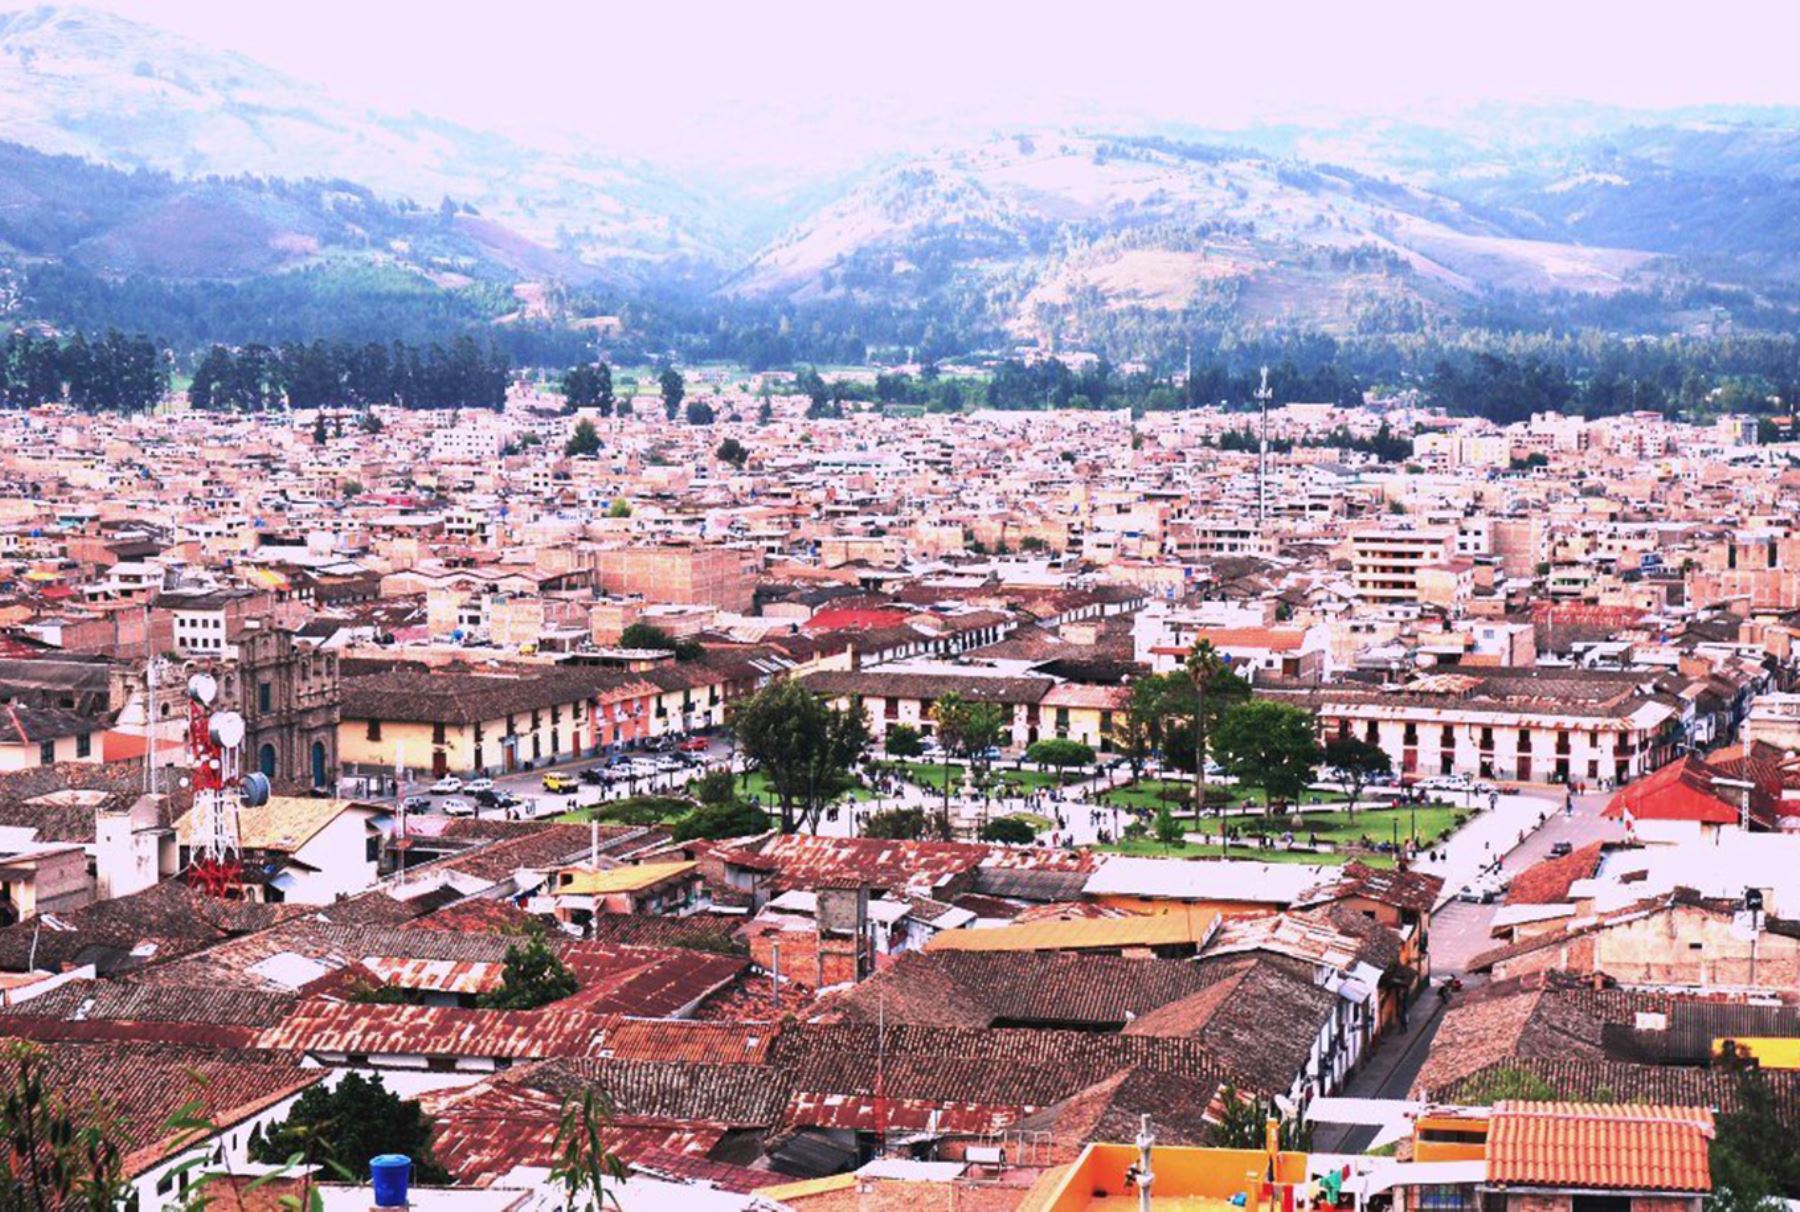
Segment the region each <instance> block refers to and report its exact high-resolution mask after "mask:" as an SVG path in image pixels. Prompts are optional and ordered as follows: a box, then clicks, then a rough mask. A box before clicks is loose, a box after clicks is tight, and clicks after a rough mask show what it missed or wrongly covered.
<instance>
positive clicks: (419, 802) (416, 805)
mask: <svg viewBox="0 0 1800 1212" xmlns="http://www.w3.org/2000/svg"><path fill="white" fill-rule="evenodd" d="M400 811H402V812H430V811H431V797H430V796H428V795H409V796H407V797H406V798H405V799H403V800H401V801H400Z"/></svg>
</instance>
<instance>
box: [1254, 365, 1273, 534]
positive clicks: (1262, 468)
mask: <svg viewBox="0 0 1800 1212" xmlns="http://www.w3.org/2000/svg"><path fill="white" fill-rule="evenodd" d="M1274 396H1275V393H1274V392H1272V391H1270V390H1269V368H1268V367H1267V366H1265V367H1263V368H1262V386H1261V387H1258V388H1257V389H1256V402H1257V403H1258V404H1259V405H1261V406H1262V437H1261V439H1260V441H1258V443H1257V447H1256V528H1257V529H1258V530H1261V529H1263V528H1264V527H1265V526H1267V525H1268V524H1269V401H1270V400H1271V399H1273V398H1274Z"/></svg>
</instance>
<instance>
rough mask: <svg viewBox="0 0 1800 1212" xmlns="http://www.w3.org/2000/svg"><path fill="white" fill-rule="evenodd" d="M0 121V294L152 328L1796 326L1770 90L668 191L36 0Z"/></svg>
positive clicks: (1793, 167)
mask: <svg viewBox="0 0 1800 1212" xmlns="http://www.w3.org/2000/svg"><path fill="white" fill-rule="evenodd" d="M815 133H816V132H815ZM0 135H4V137H5V138H7V139H9V140H11V141H12V142H10V143H8V144H4V145H0V308H10V309H11V311H12V313H13V314H14V315H25V316H31V315H36V316H39V317H46V316H47V317H49V318H51V319H53V320H54V321H55V322H58V323H65V324H85V325H88V326H92V325H94V324H105V323H109V322H112V321H114V320H121V318H123V319H122V320H121V322H129V323H130V324H132V325H140V324H142V325H148V326H154V327H160V325H161V321H160V320H159V317H160V316H162V315H174V316H176V317H180V318H181V319H182V323H181V324H179V325H175V324H171V326H170V328H169V329H168V330H167V335H168V336H169V337H170V338H171V339H172V340H177V341H182V340H197V339H206V340H211V339H234V338H235V337H238V336H243V335H246V334H251V333H260V332H263V331H265V330H268V331H274V330H276V329H279V331H281V332H283V333H284V334H293V333H295V332H296V330H297V329H300V327H301V326H302V325H323V326H324V327H326V328H327V329H328V330H329V331H330V332H331V333H333V334H336V335H344V336H350V335H355V334H356V333H359V332H361V331H362V330H363V329H370V330H380V329H382V328H383V327H384V326H388V325H394V324H402V323H403V324H404V326H406V327H407V331H409V332H410V333H411V334H412V335H413V337H414V339H424V338H426V337H427V336H428V335H429V333H430V332H431V331H433V330H434V327H435V326H441V325H443V324H451V325H453V326H455V327H457V328H459V329H460V328H462V327H466V326H468V325H470V324H474V323H481V324H487V323H493V322H509V323H510V322H512V321H519V320H528V321H532V322H533V323H532V324H526V325H520V326H519V327H521V328H532V327H559V326H560V327H562V328H565V329H567V328H568V326H567V324H566V323H565V321H567V320H570V319H573V318H585V319H589V320H592V319H593V318H594V317H596V316H597V315H611V314H612V313H613V312H615V311H618V310H619V309H621V307H622V306H623V305H624V304H625V303H628V302H631V303H641V304H643V306H642V307H640V308H638V309H636V312H635V315H636V318H637V319H638V321H639V323H640V327H639V329H638V331H636V332H635V333H633V334H632V335H633V336H634V337H635V338H636V339H638V342H639V343H638V344H637V345H636V346H635V347H634V352H635V353H638V354H641V355H645V356H650V357H655V356H660V355H661V354H662V353H664V352H666V351H668V350H670V349H672V348H677V347H685V348H688V349H693V348H696V347H697V346H699V347H702V348H706V349H708V350H711V351H713V352H712V356H725V355H724V354H723V353H721V352H719V350H720V346H719V344H718V343H717V342H716V341H714V339H713V338H714V336H716V335H717V334H719V333H720V332H722V331H726V330H729V331H730V332H733V333H745V334H749V337H748V338H747V339H749V340H750V341H751V343H752V344H755V345H756V346H757V347H758V348H773V347H776V346H780V345H782V344H783V343H784V342H786V337H785V336H784V334H785V333H786V332H787V331H788V329H789V328H790V327H794V326H795V325H794V324H792V323H791V322H794V321H796V320H800V318H801V313H802V312H804V313H805V316H804V319H803V321H801V324H802V325H803V326H804V327H806V328H808V329H816V330H817V331H818V332H819V333H820V334H821V341H820V343H819V346H823V347H827V348H849V349H852V350H854V349H856V348H860V347H861V346H862V344H863V342H864V341H865V339H866V340H868V341H872V342H877V343H885V344H887V345H889V346H894V347H918V346H921V345H928V344H929V345H932V346H933V347H934V348H939V349H945V350H958V349H967V348H970V347H971V346H977V347H992V346H996V345H1012V344H1017V343H1042V344H1046V345H1054V346H1057V347H1059V348H1066V347H1070V346H1103V347H1105V348H1106V349H1107V350H1108V351H1109V352H1111V353H1112V354H1114V355H1115V356H1132V357H1137V356H1142V355H1143V354H1144V353H1145V351H1151V350H1157V351H1167V350H1168V349H1170V348H1172V347H1175V346H1177V345H1179V344H1180V342H1181V340H1182V338H1183V337H1184V335H1186V334H1189V333H1191V332H1193V331H1194V330H1196V329H1201V330H1209V329H1210V330H1213V331H1218V332H1230V333H1233V334H1236V335H1243V336H1248V337H1252V338H1254V337H1258V336H1262V335H1267V334H1280V335H1286V334H1294V333H1315V332H1322V333H1328V334H1331V335H1334V336H1353V337H1354V336H1368V337H1373V338H1382V337H1386V336H1394V335H1406V336H1411V335H1415V334H1420V333H1441V332H1449V331H1455V330H1456V329H1458V328H1459V327H1467V326H1481V327H1487V328H1491V329H1494V330H1496V331H1502V332H1506V331H1515V330H1534V331H1544V330H1558V331H1562V330H1569V329H1575V328H1583V329H1599V330H1602V331H1610V332H1615V333H1620V334H1626V335H1635V334H1639V333H1646V332H1648V333H1658V332H1682V331H1696V332H1697V331H1705V332H1719V331H1722V330H1723V331H1745V330H1763V329H1777V330H1781V331H1794V330H1796V329H1797V328H1800V114H1795V113H1793V112H1788V111H1746V112H1736V111H1733V112H1722V111H1721V112H1713V111H1693V112H1683V113H1676V114H1664V115H1654V114H1631V113H1627V112H1624V111H1618V110H1604V109H1597V108H1594V107H1581V106H1560V107H1559V106H1539V107H1532V108H1511V109H1508V108H1500V107H1489V108H1477V109H1476V110H1473V111H1471V112H1467V113H1456V114H1431V115H1424V116H1421V117H1420V118H1419V119H1417V120H1404V119H1397V118H1391V117H1390V118H1383V119H1369V118H1341V117H1340V118H1330V117H1321V118H1320V119H1319V120H1318V121H1316V122H1314V121H1312V120H1310V119H1309V120H1306V121H1300V120H1298V119H1285V120H1282V121H1279V122H1270V123H1267V124H1264V125H1260V126H1252V127H1249V128H1246V129H1244V130H1242V131H1233V132H1217V131H1211V132H1209V131H1203V130H1194V129H1191V128H1177V127H1172V126H1169V127H1160V128H1159V127H1157V126H1156V125H1155V124H1154V123H1153V122H1149V121H1148V120H1146V122H1145V123H1144V124H1143V125H1142V126H1141V128H1139V129H1138V130H1137V131H1136V132H1135V133H1129V134H1125V133H1109V132H1107V131H1104V130H1099V131H1087V132H1073V131H1065V130H1044V131H1025V132H1019V133H1009V134H1007V135H1004V136H995V135H991V134H987V133H982V132H977V131H970V132H968V133H967V134H966V135H965V136H963V138H962V141H961V142H956V143H953V144H950V145H947V146H945V147H943V148H941V149H939V150H937V151H934V152H931V153H929V154H923V155H910V154H909V155H899V154H897V153H896V154H894V155H893V156H892V157H891V158H889V159H887V160H884V161H880V162H879V163H875V164H871V165H869V166H867V167H864V168H861V169H858V170H856V171H852V172H849V173H845V174H842V175H839V174H836V173H835V172H821V173H819V174H817V175H815V176H813V177H808V178H807V179H806V180H804V181H800V180H796V181H793V182H779V183H776V184H775V185H771V184H770V183H769V182H768V181H766V180H765V181H763V182H760V183H753V182H749V181H746V180H744V179H743V178H742V177H741V176H740V177H739V178H736V179H735V180H736V184H731V183H730V181H731V180H732V179H731V178H729V177H727V176H721V177H718V178H714V179H710V180H709V183H708V185H707V186H706V187H704V188H702V187H700V186H698V185H695V184H694V183H692V182H690V181H686V180H683V179H680V178H678V177H676V176H674V175H672V174H671V173H669V172H667V171H665V170H663V169H659V168H657V167H656V166H654V165H650V164H642V163H632V162H626V161H621V160H619V159H618V158H616V157H609V156H603V155H600V154H598V153H596V152H593V151H591V150H583V149H581V148H569V147H562V146H559V147H555V148H548V147H536V146H530V145H527V144H525V143H522V142H519V141H517V140H514V139H509V138H505V137H502V136H500V135H496V134H493V133H490V132H483V131H477V130H472V129H469V128H467V127H463V126H458V125H455V124H452V123H447V122H443V121H439V120H436V119H433V118H429V117H425V116H421V115H418V114H394V113H383V112H376V111H372V110H367V109H363V108H361V107H357V106H352V105H348V104H345V103H344V102H342V101H340V100H339V99H337V98H336V97H334V96H333V95H331V93H330V92H329V91H327V90H324V89H322V88H319V87H316V86H314V85H312V84H309V83H306V82H304V81H300V80H296V79H294V78H292V77H290V76H287V75H285V74H283V73H281V72H277V71H273V70H271V69H268V68H266V67H264V66H263V65H261V64H258V63H255V62H252V61H250V60H248V59H246V58H243V57H242V56H239V55H234V54H229V53H224V52H220V51H216V50H213V49H211V48H209V47H205V46H202V45H199V44H197V43H195V42H193V41H190V40H187V39H183V38H179V37H176V36H174V35H171V34H168V33H166V32H163V31H161V30H158V29H155V28H153V27H150V26H146V25H142V24H138V23H135V22H131V21H127V20H124V19H122V18H119V17H117V16H114V15H111V14H108V13H102V12H96V11H92V10H87V9H82V8H37V9H32V10H29V11H25V12H19V13H13V14H7V15H0ZM797 137H800V138H805V137H810V136H808V135H805V134H802V135H800V136H797ZM777 198H779V199H784V201H782V202H780V203H779V204H778V203H777V202H776V199H777ZM778 205H779V206H780V207H782V208H783V209H779V210H778V209H777V206H778ZM772 231H773V232H778V233H779V234H777V235H775V236H774V237H772V238H771V237H769V235H768V233H769V232H772ZM21 276H23V277H24V278H26V279H28V280H29V281H30V282H31V283H32V285H31V286H30V288H29V289H23V290H21V289H20V288H19V287H18V285H17V280H18V279H19V278H20V277H21ZM216 284H225V285H216ZM190 320H191V322H190ZM540 322H541V323H540ZM572 331H573V330H570V332H571V333H572ZM588 331H592V329H590V330H588ZM300 335H305V332H304V331H302V332H301V333H300ZM371 335H374V333H373V332H371ZM565 335H567V334H565ZM934 335H935V336H936V337H937V338H939V339H938V340H937V341H936V342H933V341H931V340H930V338H932V337H933V336H934ZM836 337H842V338H843V340H842V341H836V340H834V338H836ZM520 339H521V340H523V339H524V338H520ZM701 342H705V343H706V344H704V345H700V343H701ZM590 346H591V340H589V339H587V338H583V339H582V340H580V341H577V340H574V339H573V337H572V336H571V337H570V339H569V340H562V339H560V338H559V340H558V341H557V343H556V345H555V347H554V350H553V351H550V352H544V351H542V350H528V349H521V350H520V351H519V356H520V357H521V358H525V357H535V356H540V354H541V356H546V357H548V356H554V357H557V358H562V357H565V356H567V355H568V354H569V351H571V350H574V351H577V352H578V351H580V350H584V349H586V348H589V347H590ZM819 346H814V347H815V348H817V347H819Z"/></svg>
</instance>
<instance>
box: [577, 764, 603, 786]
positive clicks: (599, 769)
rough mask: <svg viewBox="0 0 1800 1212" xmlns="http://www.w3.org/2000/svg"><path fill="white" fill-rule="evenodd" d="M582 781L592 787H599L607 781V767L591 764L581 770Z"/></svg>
mask: <svg viewBox="0 0 1800 1212" xmlns="http://www.w3.org/2000/svg"><path fill="white" fill-rule="evenodd" d="M581 781H582V782H584V783H586V784H587V785H588V786H590V787H598V786H599V785H600V784H601V783H604V782H605V781H606V767H604V766H589V767H588V768H587V769H586V770H583V771H582V772H581Z"/></svg>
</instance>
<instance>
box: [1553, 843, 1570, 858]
mask: <svg viewBox="0 0 1800 1212" xmlns="http://www.w3.org/2000/svg"><path fill="white" fill-rule="evenodd" d="M1574 853H1575V843H1573V842H1552V843H1550V857H1551V858H1562V857H1563V856H1564V855H1566V854H1574Z"/></svg>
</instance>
